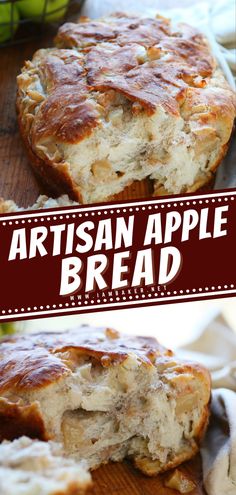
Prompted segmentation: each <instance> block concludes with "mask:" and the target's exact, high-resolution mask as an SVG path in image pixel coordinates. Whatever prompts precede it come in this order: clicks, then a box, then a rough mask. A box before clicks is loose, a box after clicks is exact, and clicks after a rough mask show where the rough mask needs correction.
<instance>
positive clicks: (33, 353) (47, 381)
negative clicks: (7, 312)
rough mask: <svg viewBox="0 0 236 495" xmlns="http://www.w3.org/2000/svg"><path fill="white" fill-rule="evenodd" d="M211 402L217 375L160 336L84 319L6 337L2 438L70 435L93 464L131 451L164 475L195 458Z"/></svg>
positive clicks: (0, 386) (1, 348)
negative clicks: (183, 357)
mask: <svg viewBox="0 0 236 495" xmlns="http://www.w3.org/2000/svg"><path fill="white" fill-rule="evenodd" d="M209 401H210V378H209V373H208V372H207V371H206V370H205V369H204V368H203V367H201V366H200V365H198V364H194V363H191V362H183V361H179V360H178V359H177V358H176V357H175V356H174V355H173V353H172V352H171V351H169V350H167V349H165V348H163V347H162V346H161V345H159V344H158V342H157V341H156V340H155V339H153V338H148V337H133V336H125V335H120V334H118V333H117V332H116V331H114V330H111V329H99V328H97V329H96V328H91V327H87V326H82V327H80V328H75V329H73V330H68V331H66V332H62V333H48V332H46V333H45V332H41V333H36V334H25V335H24V334H23V335H21V336H16V335H14V336H12V337H9V338H5V339H3V340H2V341H1V343H0V440H4V439H8V440H12V439H14V438H16V437H19V436H21V435H27V436H29V437H32V438H39V439H42V440H53V441H56V442H61V443H62V444H63V446H64V447H63V448H64V452H65V455H67V456H72V457H74V458H75V459H76V460H78V461H81V460H83V459H85V460H86V462H87V464H88V467H89V468H90V469H95V468H97V467H98V466H99V465H101V464H103V463H107V462H108V461H121V460H122V459H124V458H130V459H132V460H133V462H134V464H135V465H136V466H137V467H138V468H139V469H140V470H141V471H142V472H143V473H145V474H147V475H155V474H157V473H159V472H163V471H166V470H168V469H170V468H173V467H175V466H177V465H179V464H180V463H182V462H183V461H185V460H187V459H190V458H192V457H193V456H194V455H195V454H196V452H197V451H198V449H199V444H200V442H201V438H202V436H203V434H204V431H205V429H206V426H207V422H208V416H209Z"/></svg>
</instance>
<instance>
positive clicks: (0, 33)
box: [0, 1, 19, 43]
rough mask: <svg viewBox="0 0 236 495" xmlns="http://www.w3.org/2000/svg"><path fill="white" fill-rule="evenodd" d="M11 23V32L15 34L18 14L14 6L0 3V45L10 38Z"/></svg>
mask: <svg viewBox="0 0 236 495" xmlns="http://www.w3.org/2000/svg"><path fill="white" fill-rule="evenodd" d="M12 21H13V23H12V26H13V31H14V32H15V30H16V29H17V27H18V22H19V12H18V9H17V7H16V5H15V4H10V3H3V2H1V1H0V43H4V41H7V40H8V39H9V38H11V35H12V28H11V22H12Z"/></svg>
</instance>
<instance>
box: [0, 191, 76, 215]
mask: <svg viewBox="0 0 236 495" xmlns="http://www.w3.org/2000/svg"><path fill="white" fill-rule="evenodd" d="M76 204H77V203H75V202H74V201H71V200H70V198H69V197H68V196H67V195H66V194H65V195H63V196H60V197H59V198H55V199H54V198H48V197H47V196H39V197H38V199H37V201H36V202H35V203H34V204H33V205H31V206H28V207H27V208H24V207H20V206H18V205H17V204H16V203H15V202H14V201H12V200H11V199H8V200H4V199H3V198H0V213H11V212H12V213H14V211H26V210H43V209H46V208H56V207H58V208H59V207H60V206H72V205H76Z"/></svg>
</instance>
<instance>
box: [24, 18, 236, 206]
mask: <svg viewBox="0 0 236 495" xmlns="http://www.w3.org/2000/svg"><path fill="white" fill-rule="evenodd" d="M56 45H57V47H56V48H51V49H45V50H44V49H42V50H39V51H37V52H36V53H35V55H34V57H33V59H32V61H28V62H26V63H25V66H24V67H23V69H22V73H21V74H20V75H19V76H18V96H17V109H18V114H19V125H20V130H21V134H22V136H23V139H24V141H25V144H26V148H27V150H28V153H29V157H30V161H31V163H32V165H33V166H34V169H35V171H36V172H37V174H39V175H40V177H41V178H43V179H44V181H46V183H47V185H49V187H50V188H51V190H52V191H53V192H56V193H59V194H61V193H67V194H69V195H70V196H71V198H73V199H75V200H79V201H81V202H82V203H94V202H98V201H107V200H108V199H111V198H115V196H116V195H117V194H118V193H120V192H121V191H123V190H124V189H125V187H126V186H129V185H130V184H132V183H133V182H134V181H141V180H144V179H146V178H148V179H150V180H151V181H152V185H153V194H154V195H163V194H175V193H184V192H191V191H195V190H197V189H199V188H200V187H201V186H203V185H204V184H206V183H207V182H209V181H210V180H211V178H212V174H213V172H214V170H215V169H216V167H217V166H218V165H219V163H220V161H221V160H222V158H223V156H224V155H225V153H226V151H227V146H228V142H229V138H230V135H231V131H232V128H233V122H234V117H235V94H234V92H233V91H232V90H231V89H230V87H229V85H228V83H227V82H226V80H225V78H224V76H223V74H222V72H221V70H220V69H219V68H218V67H217V64H216V61H215V60H214V57H213V55H212V53H211V49H210V47H209V45H208V42H207V40H206V39H205V37H204V36H203V35H202V34H201V33H200V32H198V31H197V30H196V29H194V28H192V27H190V26H188V25H186V24H180V25H174V24H172V23H171V22H170V20H168V19H165V18H163V17H160V16H157V17H156V18H141V17H137V16H130V15H126V14H114V15H110V16H109V17H106V18H102V19H100V20H96V21H91V20H89V19H87V18H86V19H84V18H83V19H82V20H81V22H79V23H67V24H64V25H63V26H62V27H61V28H60V29H59V32H58V34H57V37H56Z"/></svg>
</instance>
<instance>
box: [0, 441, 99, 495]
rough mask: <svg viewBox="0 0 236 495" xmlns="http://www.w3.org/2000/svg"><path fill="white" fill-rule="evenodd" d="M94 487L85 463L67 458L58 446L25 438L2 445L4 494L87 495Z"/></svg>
mask: <svg viewBox="0 0 236 495" xmlns="http://www.w3.org/2000/svg"><path fill="white" fill-rule="evenodd" d="M91 484H92V482H91V476H90V474H89V472H88V470H87V468H86V464H85V462H81V463H78V462H75V461H74V460H73V459H65V458H64V457H63V453H62V448H61V447H60V445H58V444H56V443H53V442H41V441H38V440H31V439H30V438H27V437H21V438H20V439H18V440H14V441H13V442H3V443H2V444H1V445H0V493H1V495H83V494H85V493H86V491H87V488H89V487H90V486H91Z"/></svg>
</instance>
